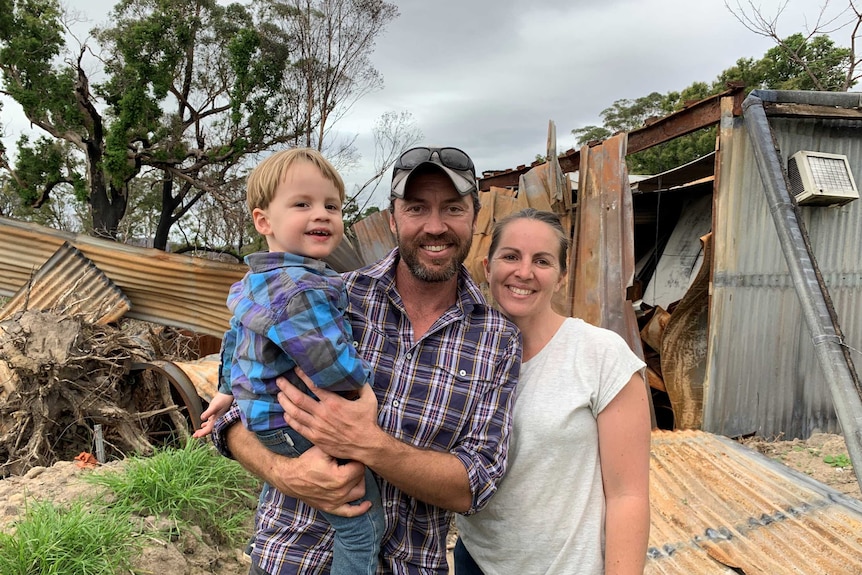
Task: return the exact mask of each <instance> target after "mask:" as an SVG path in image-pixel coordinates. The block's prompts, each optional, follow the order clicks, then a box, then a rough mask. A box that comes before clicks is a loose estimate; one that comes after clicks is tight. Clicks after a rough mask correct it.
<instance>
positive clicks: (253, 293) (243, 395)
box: [223, 252, 371, 431]
mask: <svg viewBox="0 0 862 575" xmlns="http://www.w3.org/2000/svg"><path fill="white" fill-rule="evenodd" d="M245 261H246V263H247V264H248V266H249V268H250V269H249V272H248V273H247V274H246V275H245V277H244V278H243V279H242V280H241V281H239V282H237V283H235V284H234V285H233V286H232V287H231V290H230V294H229V295H228V298H227V305H228V308H229V309H230V310H231V312H233V317H232V318H231V332H233V333H230V332H229V335H227V336H226V339H228V338H229V337H230V338H231V339H232V340H233V341H232V343H233V345H234V354H233V358H232V359H231V358H226V357H224V358H223V361H224V362H225V366H224V367H223V372H226V374H227V373H229V374H230V380H229V381H230V384H231V390H232V392H233V395H234V398H235V399H236V402H237V404H238V405H239V407H240V410H241V412H242V416H243V420H244V423H245V425H246V427H247V428H248V429H250V430H251V431H267V430H270V429H280V428H283V427H286V424H285V422H284V417H283V415H284V410H283V409H282V408H281V406H280V405H279V403H278V401H277V400H276V396H277V394H278V391H279V390H278V386H276V384H275V378H276V377H278V376H279V375H285V376H288V377H289V379H290V380H291V382H292V383H294V385H297V386H298V387H301V388H302V389H306V388H305V385H304V384H303V383H302V382H301V381H300V380H299V379H298V378H296V377H295V376H294V374H293V371H292V370H293V368H294V367H296V366H297V365H298V366H299V367H300V368H302V370H303V371H304V372H305V373H306V374H307V375H308V377H309V378H311V380H312V381H313V382H314V384H315V385H316V386H318V387H320V388H322V389H329V390H331V391H350V390H354V389H358V388H360V387H362V386H363V385H365V383H366V382H369V383H370V378H371V369H370V368H369V367H368V364H367V363H365V361H363V359H362V358H361V357H360V356H359V355H358V353H357V352H356V348H355V347H354V345H353V334H352V331H351V327H350V323H348V322H346V321H345V320H344V309H345V308H346V307H347V296H346V294H345V292H344V281H343V280H342V278H341V276H340V275H339V274H338V273H336V272H335V271H334V270H332V269H331V268H330V267H329V266H327V265H326V264H325V263H323V262H321V261H319V260H314V259H310V258H304V257H301V256H297V255H293V254H288V253H274V252H261V253H255V254H251V255H249V256H247V257H246V258H245ZM228 363H230V365H229V366H228ZM228 370H229V371H228Z"/></svg>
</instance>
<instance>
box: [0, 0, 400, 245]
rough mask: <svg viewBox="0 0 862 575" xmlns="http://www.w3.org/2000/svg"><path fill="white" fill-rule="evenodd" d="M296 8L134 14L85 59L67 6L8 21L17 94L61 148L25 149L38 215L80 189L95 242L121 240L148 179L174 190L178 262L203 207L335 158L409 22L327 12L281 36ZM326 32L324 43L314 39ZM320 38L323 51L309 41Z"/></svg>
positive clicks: (170, 9) (309, 7)
mask: <svg viewBox="0 0 862 575" xmlns="http://www.w3.org/2000/svg"><path fill="white" fill-rule="evenodd" d="M2 2H5V3H7V4H9V2H10V0H0V3H2ZM284 7H285V6H284V2H283V1H282V0H260V1H259V2H257V3H255V4H254V6H253V7H252V6H250V5H249V4H247V3H234V4H229V5H223V4H221V3H219V2H218V1H217V0H121V1H120V2H119V3H118V4H116V5H115V7H114V8H113V10H112V11H111V13H110V16H109V25H108V26H105V27H103V28H99V29H95V30H93V31H92V37H90V38H87V39H86V40H84V41H78V43H77V46H74V47H70V46H68V45H67V44H66V38H67V37H70V36H69V32H70V29H69V28H68V26H67V21H66V17H65V15H64V13H63V11H62V10H61V8H60V6H59V4H58V2H57V0H11V4H10V5H9V8H10V9H9V10H0V30H2V31H4V34H3V36H2V38H0V72H2V76H3V90H2V92H3V93H4V94H6V95H7V96H10V97H12V98H13V99H15V100H16V101H17V102H18V103H19V104H21V106H22V109H23V110H24V113H25V115H26V116H27V119H28V120H29V121H30V122H31V124H32V125H33V126H34V127H36V128H39V129H41V130H42V131H44V132H45V133H46V134H47V141H46V142H45V143H43V142H42V141H41V140H40V141H38V145H32V144H30V143H29V141H23V142H20V143H19V153H18V155H17V159H16V163H15V165H14V166H9V165H8V162H7V166H6V168H7V169H8V170H9V171H10V173H11V175H12V177H11V181H12V182H13V184H12V185H13V186H16V189H17V191H18V193H20V194H21V195H22V197H26V198H28V200H27V201H28V202H30V203H31V205H37V203H38V202H39V201H42V202H45V201H48V199H49V198H50V196H51V195H52V193H56V191H57V189H58V187H57V186H60V185H62V186H67V187H69V188H70V189H72V190H74V191H75V192H76V193H77V194H78V196H79V197H80V198H81V199H83V200H85V201H86V202H87V203H88V205H89V207H90V212H91V217H92V230H93V233H94V234H96V235H101V236H106V237H112V238H115V237H116V236H117V234H118V230H119V229H120V222H121V220H122V219H123V217H124V216H125V215H126V211H127V209H128V207H129V194H130V190H131V187H132V186H133V183H134V181H135V180H136V179H139V178H142V177H145V178H146V179H147V181H148V182H149V184H148V185H151V184H152V182H155V183H156V185H157V186H158V191H159V196H160V202H159V204H158V205H159V210H160V215H159V219H158V225H157V228H156V232H155V242H154V243H155V246H156V247H159V248H162V249H164V248H165V247H166V245H167V242H168V237H169V234H170V231H171V227H172V226H173V225H174V224H175V223H176V222H178V221H180V220H181V219H182V218H183V217H184V216H185V215H186V214H188V213H189V212H190V210H192V208H193V207H194V206H195V204H197V203H198V202H199V201H200V200H201V198H203V197H205V196H212V197H213V198H215V200H216V201H215V204H216V205H217V204H219V203H221V204H226V203H228V202H232V201H233V198H232V197H226V196H225V194H224V190H226V189H234V188H235V187H236V185H237V180H238V179H241V178H243V177H244V175H245V172H246V171H247V169H248V167H249V166H250V165H251V164H252V163H253V162H254V161H255V160H257V159H258V158H259V157H260V156H262V155H263V154H266V153H268V152H270V151H272V150H274V149H278V148H281V147H285V146H288V145H299V144H304V143H313V145H315V146H316V147H320V146H321V145H322V142H323V140H324V138H325V136H326V133H327V132H326V130H327V129H328V127H330V126H331V125H332V123H333V122H334V121H335V119H337V117H338V114H339V113H343V112H344V110H345V109H349V105H350V103H351V102H353V101H355V100H354V99H352V98H353V97H354V96H356V95H361V94H362V93H364V91H365V90H367V89H372V88H374V87H376V86H377V84H376V83H375V82H369V81H368V80H369V79H373V78H375V77H377V75H376V71H375V70H374V69H373V67H371V66H370V63H369V60H368V54H369V53H370V52H371V50H372V49H373V39H374V37H375V36H376V35H377V34H379V33H380V31H381V30H382V28H383V26H384V25H385V24H386V23H387V22H388V21H389V20H391V19H392V18H394V17H395V16H396V15H397V10H396V9H395V8H394V6H392V5H390V4H386V3H384V2H380V1H379V0H354V1H352V2H347V1H344V2H341V3H339V2H335V0H318V1H315V2H305V3H303V4H301V5H299V4H297V5H296V6H295V8H296V10H299V12H297V11H296V10H293V12H291V11H290V10H288V12H289V13H292V14H293V16H294V17H293V18H291V19H286V20H281V21H278V22H277V23H276V24H273V23H272V22H270V20H269V17H270V16H272V15H273V14H275V13H276V12H277V11H279V10H282V9H283V8H284ZM303 10H304V12H302V11H303ZM300 12H301V13H300ZM310 22H315V23H316V24H315V26H317V28H313V27H311V28H307V29H303V28H302V27H301V26H300V24H302V23H310ZM309 26H310V24H309ZM318 28H319V29H320V30H322V32H321V33H320V34H322V36H321V35H320V34H317V33H316V34H317V35H312V36H310V37H309V38H307V39H306V40H304V41H303V42H304V43H303V42H298V41H297V40H298V39H299V38H303V37H304V36H303V34H305V32H304V30H306V31H307V30H316V29H318ZM71 37H72V38H74V36H71ZM76 40H77V38H76ZM315 42H325V43H326V45H325V46H323V48H321V49H319V50H318V48H317V47H316V46H315V45H314V43H315ZM94 60H95V61H96V65H94V63H93V61H94ZM94 70H95V71H94ZM103 77H104V79H102V78H103ZM97 80H98V81H97ZM310 132H313V135H309V133H310ZM50 141H53V142H54V144H55V146H54V147H52V146H49V145H48V143H50ZM58 143H61V144H63V145H65V146H66V148H65V149H64V150H61V149H60V148H58V147H57V144H58ZM58 152H63V153H65V154H66V155H65V156H62V158H61V159H58V158H57V153H58ZM52 154H53V155H52ZM61 155H62V154H61ZM4 158H5V155H4ZM0 167H3V166H0ZM127 229H131V228H129V227H127Z"/></svg>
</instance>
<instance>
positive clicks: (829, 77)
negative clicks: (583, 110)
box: [572, 34, 852, 174]
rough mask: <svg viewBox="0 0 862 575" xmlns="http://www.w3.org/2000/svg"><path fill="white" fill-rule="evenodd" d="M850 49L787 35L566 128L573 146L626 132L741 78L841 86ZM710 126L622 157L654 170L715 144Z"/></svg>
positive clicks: (754, 83) (796, 86)
mask: <svg viewBox="0 0 862 575" xmlns="http://www.w3.org/2000/svg"><path fill="white" fill-rule="evenodd" d="M851 61H852V52H851V50H850V49H847V48H842V47H839V46H836V45H835V43H834V42H833V41H832V39H831V38H829V37H828V36H825V35H820V36H813V37H810V36H809V37H805V36H803V35H802V34H793V35H791V36H789V37H787V38H786V39H784V40H782V41H781V42H780V43H779V44H778V45H776V46H774V47H772V48H770V49H769V50H768V51H767V52H766V53H765V54H764V55H763V57H762V58H760V59H758V60H754V59H752V58H740V59H739V60H737V62H736V64H735V65H734V66H732V67H730V68H728V69H727V70H724V71H723V72H722V73H721V74H719V75H718V77H717V78H716V79H715V80H714V81H713V82H712V83H711V84H707V83H705V82H695V83H693V84H691V85H690V86H688V87H687V88H685V89H684V90H682V91H681V92H668V93H667V94H660V93H658V92H653V93H651V94H649V95H647V96H642V97H640V98H637V99H634V100H630V99H621V100H617V101H616V102H614V103H613V105H612V106H610V107H608V108H605V109H604V110H602V112H601V117H602V121H603V123H602V125H601V126H585V127H583V128H578V129H575V130H572V134H574V135H575V136H576V137H577V142H578V145H585V144H587V143H589V142H591V141H597V140H603V139H605V138H608V137H610V136H611V135H613V134H615V133H618V132H630V131H632V130H636V129H638V128H641V127H643V126H644V125H647V124H648V123H649V122H650V120H652V119H654V118H661V117H663V116H667V115H669V114H671V113H673V112H676V111H678V110H681V109H683V108H684V107H685V106H686V105H687V104H688V103H690V102H695V101H698V100H702V99H704V98H707V97H709V96H711V95H714V94H718V93H720V92H722V91H724V90H725V89H727V86H728V84H729V83H731V82H742V83H743V84H744V85H745V86H746V90H747V91H751V90H753V89H758V88H761V89H762V88H770V89H776V90H843V89H846V88H845V80H846V78H847V74H848V73H849V70H850V63H851ZM715 135H716V129H715V128H714V127H712V128H706V129H703V130H699V131H697V132H695V133H692V134H688V135H686V136H682V137H679V138H675V139H674V140H671V141H669V142H666V143H664V144H660V145H658V146H654V147H652V148H649V149H646V150H643V151H641V152H637V153H635V154H631V155H630V156H628V157H627V158H626V162H627V165H628V168H629V172H631V173H636V174H657V173H660V172H663V171H665V170H669V169H672V168H674V167H676V166H680V165H682V164H685V163H687V162H690V161H692V160H695V159H697V158H699V157H701V156H704V155H705V154H708V153H710V152H712V151H713V150H714V149H715Z"/></svg>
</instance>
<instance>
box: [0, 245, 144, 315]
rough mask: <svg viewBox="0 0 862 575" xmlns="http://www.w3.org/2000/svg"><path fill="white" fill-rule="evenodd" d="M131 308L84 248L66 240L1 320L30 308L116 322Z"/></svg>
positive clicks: (9, 304) (5, 308)
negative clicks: (78, 247)
mask: <svg viewBox="0 0 862 575" xmlns="http://www.w3.org/2000/svg"><path fill="white" fill-rule="evenodd" d="M130 307H131V302H129V298H127V297H126V296H125V295H124V294H123V292H122V291H121V290H120V289H119V288H117V286H116V285H115V284H114V283H113V282H112V281H111V280H109V279H108V278H107V276H105V274H103V273H102V271H101V270H100V269H99V268H97V267H96V266H95V265H93V262H91V261H90V260H88V259H87V258H86V257H85V256H84V255H83V254H82V253H81V252H80V251H78V250H77V249H75V248H74V247H72V246H70V245H69V244H68V242H63V245H61V246H60V247H59V248H58V249H57V251H56V252H54V255H52V256H51V257H50V258H49V259H48V261H47V262H45V264H44V265H42V266H41V267H40V268H39V270H38V271H37V272H36V273H35V274H34V276H33V278H32V280H29V281H28V282H27V284H25V285H24V286H22V287H21V289H20V290H18V293H16V294H15V295H14V296H13V297H12V299H10V300H9V301H8V302H6V305H4V306H3V308H2V309H0V320H2V319H6V318H8V317H10V316H11V315H13V314H14V313H15V312H18V311H23V310H27V309H37V310H55V311H57V312H59V313H62V314H66V315H79V316H83V317H84V318H85V319H86V320H87V321H88V322H91V323H109V322H112V321H116V320H118V319H119V318H121V317H122V316H123V314H125V313H126V312H127V311H128V310H129V308H130Z"/></svg>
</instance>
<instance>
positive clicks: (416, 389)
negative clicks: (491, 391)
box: [400, 357, 490, 451]
mask: <svg viewBox="0 0 862 575" xmlns="http://www.w3.org/2000/svg"><path fill="white" fill-rule="evenodd" d="M475 366H476V363H475V361H474V359H473V358H459V357H455V358H453V359H452V361H451V362H450V363H444V364H443V365H439V364H438V365H429V364H428V363H427V362H422V361H419V362H417V363H416V364H414V365H413V366H412V368H413V372H414V376H413V380H412V384H411V385H410V388H409V391H408V393H407V396H406V398H405V400H403V401H402V410H401V422H400V429H401V431H402V433H403V434H404V438H403V439H406V440H409V441H410V442H411V443H413V444H415V445H418V446H420V447H430V448H436V449H442V450H446V451H449V450H451V449H452V448H453V447H455V446H456V445H457V444H458V442H459V441H460V440H461V438H462V435H463V433H464V430H465V428H467V425H468V423H470V422H471V420H472V418H473V413H474V411H475V410H476V406H477V403H478V400H479V398H481V397H482V395H484V393H485V391H486V389H487V386H488V382H489V381H490V375H489V374H488V373H485V372H484V370H479V371H476V369H475Z"/></svg>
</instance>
